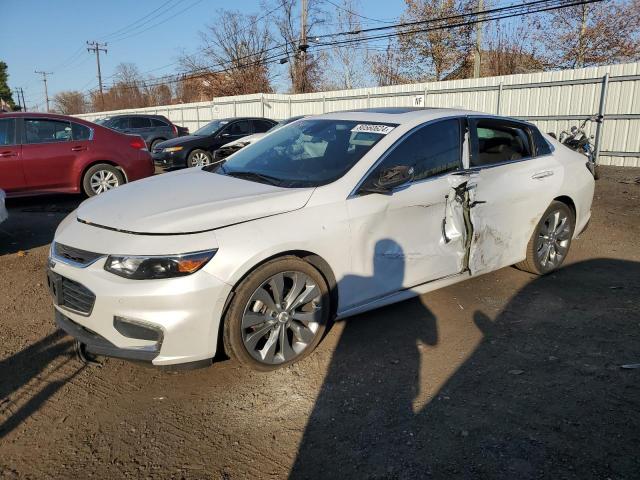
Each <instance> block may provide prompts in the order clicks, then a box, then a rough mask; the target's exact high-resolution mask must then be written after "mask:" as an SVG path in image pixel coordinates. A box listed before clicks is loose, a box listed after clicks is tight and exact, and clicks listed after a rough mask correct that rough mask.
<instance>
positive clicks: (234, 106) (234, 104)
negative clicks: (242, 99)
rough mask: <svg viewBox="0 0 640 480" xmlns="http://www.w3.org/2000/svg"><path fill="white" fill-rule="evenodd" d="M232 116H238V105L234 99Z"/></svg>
mask: <svg viewBox="0 0 640 480" xmlns="http://www.w3.org/2000/svg"><path fill="white" fill-rule="evenodd" d="M233 116H234V117H237V116H238V105H237V104H236V99H235V98H234V99H233Z"/></svg>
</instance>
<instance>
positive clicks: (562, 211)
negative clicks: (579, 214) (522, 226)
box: [516, 201, 575, 275]
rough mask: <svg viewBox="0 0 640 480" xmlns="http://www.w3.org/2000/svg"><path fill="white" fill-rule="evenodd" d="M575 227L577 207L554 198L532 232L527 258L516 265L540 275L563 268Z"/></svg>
mask: <svg viewBox="0 0 640 480" xmlns="http://www.w3.org/2000/svg"><path fill="white" fill-rule="evenodd" d="M574 228H575V215H574V214H573V211H572V210H571V209H570V208H569V207H568V206H567V205H566V204H564V203H562V202H558V201H553V202H552V203H551V205H550V206H549V208H547V210H546V211H545V212H544V214H543V215H542V218H541V219H540V221H539V222H538V225H537V226H536V228H535V230H534V231H533V235H531V239H530V240H529V244H528V245H527V258H526V259H525V260H524V261H523V262H520V263H518V264H516V267H517V268H519V269H520V270H525V271H527V272H531V273H535V274H537V275H544V274H546V273H549V272H552V271H553V270H556V269H557V268H559V267H560V265H562V262H564V259H565V258H566V257H567V254H568V253H569V247H570V246H571V239H572V238H573V230H574Z"/></svg>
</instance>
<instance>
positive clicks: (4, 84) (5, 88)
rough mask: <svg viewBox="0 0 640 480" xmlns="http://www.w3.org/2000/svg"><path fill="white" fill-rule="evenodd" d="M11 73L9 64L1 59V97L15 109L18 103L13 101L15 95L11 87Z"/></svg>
mask: <svg viewBox="0 0 640 480" xmlns="http://www.w3.org/2000/svg"><path fill="white" fill-rule="evenodd" d="M8 80H9V74H8V73H7V64H6V63H5V62H3V61H0V98H1V99H2V100H4V101H5V102H7V103H8V104H9V106H10V107H11V109H12V110H14V109H15V107H16V104H15V103H14V101H13V95H12V94H11V89H10V88H9V83H8Z"/></svg>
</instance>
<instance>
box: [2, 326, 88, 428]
mask: <svg viewBox="0 0 640 480" xmlns="http://www.w3.org/2000/svg"><path fill="white" fill-rule="evenodd" d="M83 368H84V365H83V364H80V363H78V362H75V357H74V356H73V342H72V341H71V340H69V338H68V337H66V336H65V334H64V332H62V331H61V330H56V331H54V332H53V333H51V334H49V335H47V336H46V337H44V338H42V339H40V340H39V341H37V342H35V343H33V344H31V345H29V346H28V347H26V348H24V349H23V350H21V351H19V352H17V353H15V354H14V355H12V356H10V357H8V358H5V359H3V360H0V439H1V438H3V437H4V436H5V435H7V434H8V433H10V432H11V431H12V430H14V429H15V428H16V427H18V426H19V425H20V424H21V423H22V422H24V421H25V420H26V419H27V418H29V417H30V416H31V415H33V413H35V412H37V411H38V410H39V409H40V407H41V406H42V405H43V404H44V403H45V402H46V401H47V400H48V399H49V398H51V396H52V395H54V394H55V393H56V392H57V391H58V390H60V388H62V387H63V386H64V385H65V384H66V383H67V382H68V381H69V380H71V379H72V378H73V377H74V376H76V375H77V374H78V373H79V372H80V371H81V370H83Z"/></svg>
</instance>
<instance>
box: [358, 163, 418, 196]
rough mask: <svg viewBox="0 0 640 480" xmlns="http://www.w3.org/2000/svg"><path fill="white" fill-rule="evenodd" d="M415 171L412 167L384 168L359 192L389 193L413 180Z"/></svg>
mask: <svg viewBox="0 0 640 480" xmlns="http://www.w3.org/2000/svg"><path fill="white" fill-rule="evenodd" d="M414 173H415V170H414V168H413V166H408V165H398V166H396V167H391V168H385V169H384V170H382V171H381V172H380V174H379V175H378V178H374V179H372V180H370V181H368V182H366V183H365V184H364V185H363V186H362V188H360V191H361V192H366V193H382V194H386V193H389V192H391V191H392V190H393V189H394V188H397V187H400V186H402V185H404V184H405V183H409V182H411V181H412V180H413V177H414Z"/></svg>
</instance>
